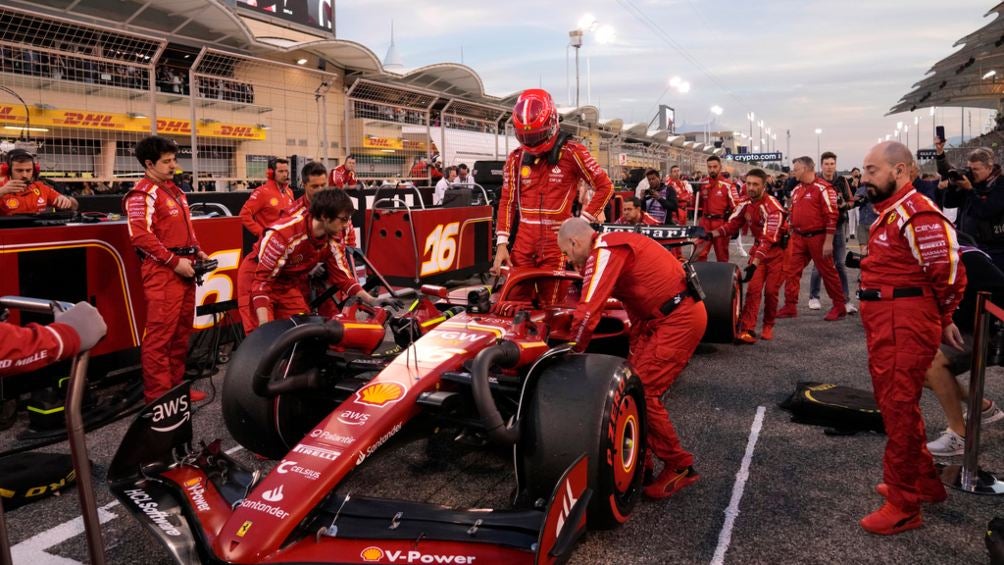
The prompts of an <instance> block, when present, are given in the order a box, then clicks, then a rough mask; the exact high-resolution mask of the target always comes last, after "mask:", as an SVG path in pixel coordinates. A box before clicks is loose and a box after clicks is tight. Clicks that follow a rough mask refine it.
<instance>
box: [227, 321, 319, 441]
mask: <svg viewBox="0 0 1004 565" xmlns="http://www.w3.org/2000/svg"><path fill="white" fill-rule="evenodd" d="M316 320H317V319H316V318H315V319H311V318H307V317H295V318H293V319H290V320H277V321H274V322H270V323H268V324H265V325H264V326H261V327H260V328H258V329H257V330H255V331H254V332H253V333H251V335H249V336H248V337H247V338H246V339H245V340H244V341H243V343H241V345H240V347H238V348H237V350H236V351H235V352H234V353H233V357H232V358H231V360H230V364H229V365H228V366H227V374H226V378H225V379H224V381H223V421H224V422H225V423H226V426H227V430H228V431H229V432H230V435H232V436H233V437H234V439H235V440H236V441H237V443H239V444H240V445H242V446H244V447H245V448H246V449H248V450H249V451H252V452H254V453H257V454H258V455H262V456H264V457H268V458H270V459H281V458H282V457H283V456H284V455H286V453H287V452H288V451H289V450H290V449H291V448H292V447H293V446H294V445H296V444H297V443H298V442H299V441H300V440H301V439H303V436H304V434H306V433H307V432H308V431H310V430H311V429H312V428H313V427H314V426H315V425H317V423H318V422H320V421H321V420H322V419H323V418H324V417H325V416H327V415H328V414H329V413H330V412H331V410H332V408H333V406H334V405H333V403H332V401H331V399H330V398H327V397H326V395H323V394H317V391H313V394H311V391H303V392H291V393H284V394H280V395H277V396H274V397H272V398H266V397H264V396H259V395H258V394H256V393H255V391H254V386H253V380H254V376H255V373H256V372H257V371H259V364H260V362H261V360H262V357H263V356H264V355H265V352H266V350H268V348H269V346H270V345H271V344H272V343H273V342H274V341H276V339H278V337H279V336H281V335H282V334H283V333H285V332H286V331H287V330H289V329H291V328H293V327H295V326H297V325H299V324H301V323H304V322H309V321H316ZM326 351H327V344H325V343H321V342H320V341H318V340H306V341H301V342H298V343H296V344H295V345H294V346H293V347H291V348H290V349H289V350H288V351H287V352H285V353H283V355H282V356H281V358H280V360H279V362H278V363H276V365H275V367H274V369H273V371H272V372H271V375H270V377H271V379H272V380H279V379H282V378H287V377H290V376H293V375H298V374H303V373H304V372H307V371H318V370H320V368H321V367H323V366H324V361H325V352H326Z"/></svg>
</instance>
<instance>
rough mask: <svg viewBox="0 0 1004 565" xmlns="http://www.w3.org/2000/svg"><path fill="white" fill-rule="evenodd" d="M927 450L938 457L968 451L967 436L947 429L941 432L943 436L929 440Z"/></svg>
mask: <svg viewBox="0 0 1004 565" xmlns="http://www.w3.org/2000/svg"><path fill="white" fill-rule="evenodd" d="M927 450H928V451H930V452H931V455H934V456H937V457H951V456H953V455H962V454H963V453H965V451H966V438H964V437H962V436H960V435H959V434H957V433H955V432H953V431H952V430H950V429H946V430H945V431H943V432H941V437H939V438H938V439H936V440H934V441H931V442H928V444H927Z"/></svg>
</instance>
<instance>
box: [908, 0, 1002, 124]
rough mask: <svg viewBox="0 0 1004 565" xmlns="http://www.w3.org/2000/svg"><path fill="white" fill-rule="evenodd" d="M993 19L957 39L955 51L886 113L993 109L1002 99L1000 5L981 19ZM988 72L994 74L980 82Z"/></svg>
mask: <svg viewBox="0 0 1004 565" xmlns="http://www.w3.org/2000/svg"><path fill="white" fill-rule="evenodd" d="M990 15H995V17H994V19H993V20H992V21H991V22H990V23H988V24H987V25H985V26H983V27H982V28H980V29H978V30H976V31H975V32H973V33H971V34H969V35H967V36H965V37H963V38H962V39H959V40H958V41H956V42H955V44H954V45H953V47H960V49H959V50H958V51H956V52H955V53H952V54H951V55H949V56H948V57H945V58H944V59H942V60H940V61H938V62H937V63H935V64H934V66H933V67H931V69H930V70H928V71H927V76H925V77H924V78H923V79H922V80H921V81H920V82H917V83H916V84H914V85H913V90H911V91H910V92H909V93H907V94H906V95H905V96H903V98H901V99H900V101H899V102H898V103H897V104H896V105H895V106H893V107H892V108H891V109H890V110H889V114H897V113H900V112H912V111H914V110H916V109H917V108H925V107H930V106H967V107H978V108H997V107H999V106H1000V104H1001V102H1002V100H1004V2H1001V3H1000V4H997V5H996V6H994V7H993V9H991V10H990V11H989V12H987V13H986V14H984V17H987V16H990ZM990 71H995V72H996V75H994V76H992V77H989V78H986V79H984V78H983V77H984V76H985V75H986V74H987V73H989V72H990Z"/></svg>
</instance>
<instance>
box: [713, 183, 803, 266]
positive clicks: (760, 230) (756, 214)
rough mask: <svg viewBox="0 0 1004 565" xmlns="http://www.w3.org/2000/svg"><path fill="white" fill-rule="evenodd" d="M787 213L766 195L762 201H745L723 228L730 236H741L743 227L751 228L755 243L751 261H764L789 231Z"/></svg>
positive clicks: (751, 250) (778, 203) (751, 252)
mask: <svg viewBox="0 0 1004 565" xmlns="http://www.w3.org/2000/svg"><path fill="white" fill-rule="evenodd" d="M784 220H785V212H784V208H782V207H781V203H780V202H778V201H777V199H776V198H774V197H773V196H771V195H769V194H764V195H763V196H762V197H761V198H760V200H757V201H755V202H754V201H752V200H743V201H742V202H740V203H739V207H738V208H736V211H735V212H733V213H732V216H730V217H729V221H728V222H727V223H726V224H725V225H724V226H723V228H724V229H725V232H726V233H727V234H728V235H729V236H734V235H737V234H739V230H741V229H743V226H749V228H750V231H752V232H753V237H754V238H755V241H754V242H753V248H752V249H750V261H752V260H753V259H759V260H760V261H763V260H764V259H765V258H766V257H767V253H768V252H770V250H771V249H772V248H773V247H774V246H775V245H777V244H778V243H779V242H780V241H781V236H783V235H784V232H785V231H787V228H788V226H787V225H785V221H784Z"/></svg>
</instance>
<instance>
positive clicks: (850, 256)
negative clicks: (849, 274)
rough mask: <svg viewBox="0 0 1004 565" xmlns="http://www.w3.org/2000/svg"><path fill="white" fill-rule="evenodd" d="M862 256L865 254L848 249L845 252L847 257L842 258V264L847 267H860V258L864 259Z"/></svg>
mask: <svg viewBox="0 0 1004 565" xmlns="http://www.w3.org/2000/svg"><path fill="white" fill-rule="evenodd" d="M864 257H865V256H864V255H862V254H860V253H855V252H853V251H848V252H847V257H845V258H844V265H847V266H848V267H850V268H852V269H860V268H861V260H862V259H864Z"/></svg>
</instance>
